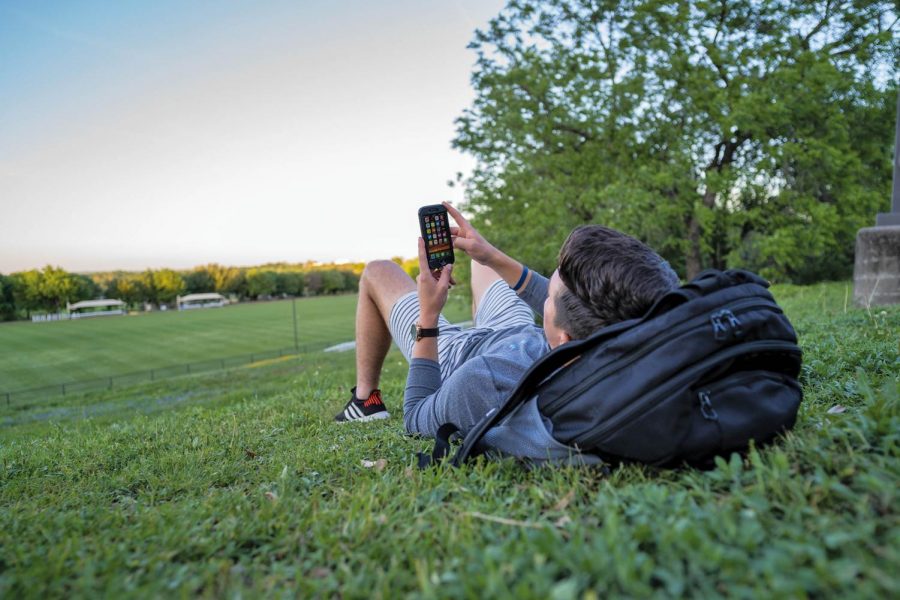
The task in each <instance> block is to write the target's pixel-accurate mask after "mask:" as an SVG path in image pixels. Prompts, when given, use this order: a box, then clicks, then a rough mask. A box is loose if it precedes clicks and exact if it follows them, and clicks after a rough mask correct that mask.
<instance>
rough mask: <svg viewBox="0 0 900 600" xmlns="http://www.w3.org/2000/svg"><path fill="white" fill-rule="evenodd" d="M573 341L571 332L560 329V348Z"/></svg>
mask: <svg viewBox="0 0 900 600" xmlns="http://www.w3.org/2000/svg"><path fill="white" fill-rule="evenodd" d="M571 341H572V336H571V335H569V332H568V331H566V330H565V329H560V330H559V344H558V345H559V346H562V345H563V344H565V343H566V342H571Z"/></svg>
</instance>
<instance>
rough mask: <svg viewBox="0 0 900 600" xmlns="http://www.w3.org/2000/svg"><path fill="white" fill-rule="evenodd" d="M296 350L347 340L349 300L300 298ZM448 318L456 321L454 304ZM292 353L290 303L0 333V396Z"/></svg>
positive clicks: (24, 326) (10, 327) (20, 326)
mask: <svg viewBox="0 0 900 600" xmlns="http://www.w3.org/2000/svg"><path fill="white" fill-rule="evenodd" d="M296 304H297V331H298V342H299V344H300V345H301V346H303V347H316V346H319V347H324V346H325V345H328V344H337V343H340V342H345V341H349V340H352V339H353V328H354V324H353V316H354V314H355V311H356V296H355V295H347V296H327V297H324V296H323V297H316V298H302V299H298V300H297V302H296ZM451 306H452V307H451V309H450V310H449V311H448V313H447V314H448V317H450V318H451V319H452V320H455V319H456V318H464V316H463V314H462V311H461V310H460V309H459V307H460V306H461V304H460V303H456V304H453V305H451ZM293 345H294V328H293V316H292V311H291V301H290V300H284V301H275V302H259V303H247V304H238V305H234V306H228V307H225V308H219V309H207V310H191V311H184V312H176V311H170V312H155V313H148V314H140V315H131V316H124V317H102V318H95V319H82V320H75V321H58V322H50V323H30V322H27V323H26V322H20V323H9V324H5V325H0V392H8V391H16V390H21V389H26V388H34V387H41V386H47V385H57V384H61V383H67V382H74V381H84V380H88V379H96V378H102V377H115V376H117V375H122V374H125V373H132V372H136V371H148V370H150V369H159V368H163V367H169V366H175V365H182V364H186V363H192V362H199V361H207V360H213V359H222V358H228V357H236V356H241V355H249V354H251V353H254V352H265V351H271V350H278V349H281V348H291V347H293Z"/></svg>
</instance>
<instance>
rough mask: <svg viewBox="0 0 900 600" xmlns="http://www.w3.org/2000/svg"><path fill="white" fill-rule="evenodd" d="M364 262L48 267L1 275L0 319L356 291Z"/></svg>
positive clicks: (10, 319)
mask: <svg viewBox="0 0 900 600" xmlns="http://www.w3.org/2000/svg"><path fill="white" fill-rule="evenodd" d="M363 267H364V264H363V263H351V264H341V265H335V264H327V265H323V264H318V263H313V262H307V263H299V264H298V263H273V264H266V265H262V266H259V267H250V268H243V267H228V266H222V265H217V264H209V265H204V266H200V267H196V268H194V269H191V270H188V271H175V270H173V269H156V270H154V269H147V270H146V271H142V272H137V273H136V272H127V271H110V272H102V273H90V274H79V273H70V272H67V271H65V270H64V269H61V268H59V267H53V266H49V265H48V266H46V267H44V268H43V269H40V270H38V269H32V270H30V271H22V272H18V273H12V274H10V275H3V274H0V320H2V321H12V320H16V319H27V318H29V317H30V316H31V315H32V314H33V313H44V312H59V311H61V310H65V308H66V303H67V302H69V303H75V302H78V301H81V300H92V299H95V298H114V299H117V300H122V301H123V302H125V303H126V304H127V305H128V307H129V308H132V309H143V308H145V307H147V306H155V307H160V306H164V305H166V306H167V305H172V304H174V303H175V298H176V297H177V296H183V295H186V294H194V293H204V292H218V293H220V294H222V295H224V296H226V297H229V298H231V299H234V300H238V301H243V300H264V299H271V298H289V297H298V296H321V295H330V294H341V293H348V292H356V291H357V290H358V289H359V276H360V274H361V273H362V269H363Z"/></svg>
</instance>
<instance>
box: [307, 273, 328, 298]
mask: <svg viewBox="0 0 900 600" xmlns="http://www.w3.org/2000/svg"><path fill="white" fill-rule="evenodd" d="M323 287H324V277H323V276H322V272H321V271H311V272H310V273H308V274H307V276H306V291H307V292H308V293H309V295H310V296H318V295H319V294H321V293H322V290H323Z"/></svg>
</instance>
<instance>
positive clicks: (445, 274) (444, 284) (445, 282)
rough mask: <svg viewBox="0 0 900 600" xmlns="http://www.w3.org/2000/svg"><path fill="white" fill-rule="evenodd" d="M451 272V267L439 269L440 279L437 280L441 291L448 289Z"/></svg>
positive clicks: (446, 266)
mask: <svg viewBox="0 0 900 600" xmlns="http://www.w3.org/2000/svg"><path fill="white" fill-rule="evenodd" d="M452 272H453V265H444V267H443V268H442V269H441V278H440V279H438V286H439V287H440V288H442V289H446V288H448V287H450V274H451V273H452Z"/></svg>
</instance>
